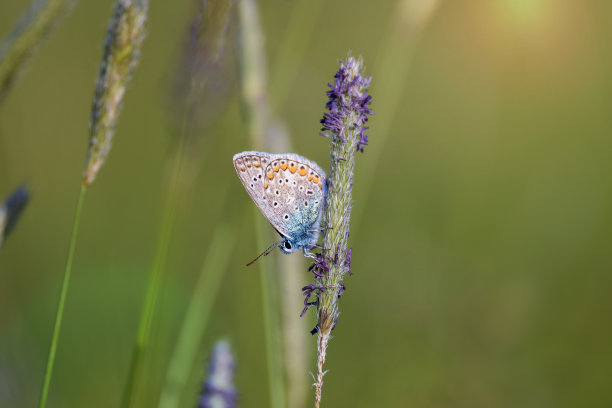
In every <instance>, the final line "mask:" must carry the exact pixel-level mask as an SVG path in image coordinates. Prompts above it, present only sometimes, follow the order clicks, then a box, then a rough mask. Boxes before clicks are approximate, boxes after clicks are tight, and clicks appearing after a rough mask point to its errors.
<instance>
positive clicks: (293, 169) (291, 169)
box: [289, 167, 297, 174]
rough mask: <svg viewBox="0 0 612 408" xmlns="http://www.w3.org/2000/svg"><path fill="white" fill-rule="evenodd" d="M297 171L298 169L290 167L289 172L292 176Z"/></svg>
mask: <svg viewBox="0 0 612 408" xmlns="http://www.w3.org/2000/svg"><path fill="white" fill-rule="evenodd" d="M296 170H297V167H289V171H290V172H291V174H293V173H295V171H296Z"/></svg>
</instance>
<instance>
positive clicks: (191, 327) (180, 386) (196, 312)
mask: <svg viewBox="0 0 612 408" xmlns="http://www.w3.org/2000/svg"><path fill="white" fill-rule="evenodd" d="M234 241H235V235H234V234H232V233H230V230H229V227H228V226H227V225H226V224H221V225H219V226H217V227H216V229H215V232H214V233H213V238H212V243H211V244H210V246H209V248H208V251H207V253H206V257H205V258H204V264H203V265H202V269H201V272H200V275H199V277H198V280H197V282H196V285H195V289H194V290H193V294H192V295H191V300H190V301H189V306H188V307H187V313H186V315H185V318H184V319H183V323H182V326H181V329H180V332H179V336H178V340H177V343H176V346H175V348H174V352H173V353H172V357H171V359H170V365H169V367H168V371H167V372H166V383H165V385H164V388H163V390H162V394H161V398H160V402H159V407H160V408H175V407H179V406H180V403H181V398H182V396H183V395H184V393H185V387H186V384H187V381H188V379H189V373H190V372H191V371H192V369H193V365H194V363H195V362H196V360H197V358H196V357H197V353H198V347H199V345H200V344H201V343H202V338H203V336H204V331H205V330H206V326H207V324H208V320H209V317H210V314H211V311H212V307H213V304H214V302H215V299H216V298H217V292H218V290H219V286H220V285H221V281H222V280H223V275H224V274H225V271H226V269H227V263H228V261H229V259H230V255H231V253H232V249H233V246H234Z"/></svg>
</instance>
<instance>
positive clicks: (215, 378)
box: [198, 341, 237, 408]
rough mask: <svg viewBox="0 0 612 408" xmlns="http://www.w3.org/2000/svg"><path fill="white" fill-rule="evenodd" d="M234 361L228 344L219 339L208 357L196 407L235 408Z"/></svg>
mask: <svg viewBox="0 0 612 408" xmlns="http://www.w3.org/2000/svg"><path fill="white" fill-rule="evenodd" d="M235 369H236V363H235V361H234V356H233V354H232V350H231V348H230V346H229V344H228V343H227V342H226V341H219V342H217V344H216V345H215V347H214V348H213V351H212V355H211V358H210V366H209V367H208V375H207V377H206V381H205V383H204V389H203V391H202V398H201V399H200V402H199V404H198V408H235V407H236V397H237V392H236V389H235V388H234V371H235Z"/></svg>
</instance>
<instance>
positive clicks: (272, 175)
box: [266, 172, 274, 184]
mask: <svg viewBox="0 0 612 408" xmlns="http://www.w3.org/2000/svg"><path fill="white" fill-rule="evenodd" d="M268 178H269V179H270V180H272V179H273V178H274V173H272V172H269V173H268ZM266 184H268V182H267V181H266Z"/></svg>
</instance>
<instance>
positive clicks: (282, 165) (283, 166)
mask: <svg viewBox="0 0 612 408" xmlns="http://www.w3.org/2000/svg"><path fill="white" fill-rule="evenodd" d="M287 167H288V165H287V163H285V164H281V169H283V171H284V170H287Z"/></svg>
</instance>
